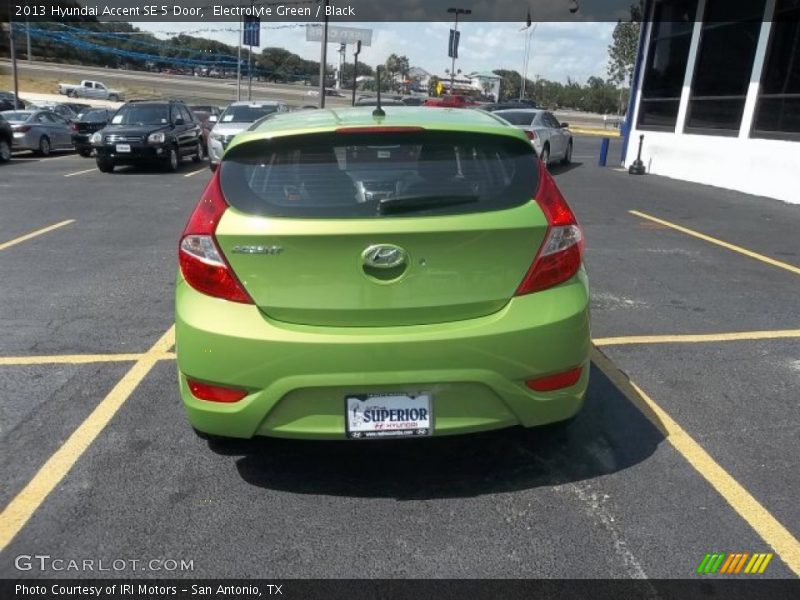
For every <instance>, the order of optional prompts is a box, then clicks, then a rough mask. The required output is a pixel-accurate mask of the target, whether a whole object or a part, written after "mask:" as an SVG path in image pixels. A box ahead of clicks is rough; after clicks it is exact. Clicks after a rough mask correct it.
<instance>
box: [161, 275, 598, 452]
mask: <svg viewBox="0 0 800 600" xmlns="http://www.w3.org/2000/svg"><path fill="white" fill-rule="evenodd" d="M589 350H590V332H589V301H588V286H587V281H586V276H585V273H584V272H583V271H581V272H580V274H579V275H578V276H576V277H575V278H573V279H572V280H570V281H569V282H566V283H565V284H562V285H560V286H558V287H556V288H553V289H551V290H547V291H544V292H539V293H537V294H531V295H529V296H524V297H520V298H515V299H513V300H512V301H511V302H509V304H508V305H507V306H506V307H505V308H503V309H502V310H501V311H499V312H498V313H495V314H493V315H488V316H485V317H480V318H477V319H470V320H466V321H459V322H451V323H441V324H433V325H418V326H408V327H369V328H359V327H314V326H305V325H293V324H287V323H278V322H274V321H271V320H270V319H269V318H267V317H265V316H264V315H263V314H262V313H261V312H260V311H259V310H258V309H257V308H255V307H253V306H249V305H243V304H236V303H230V302H225V301H222V300H218V299H215V298H211V297H208V296H205V295H203V294H200V293H199V292H197V291H195V290H194V289H192V288H191V287H190V286H189V285H188V284H187V283H186V282H185V281H183V279H182V278H181V277H180V276H179V278H178V284H177V289H176V351H177V359H178V361H177V362H178V370H179V377H180V390H181V396H182V399H183V404H184V407H185V409H186V413H187V416H188V418H189V421H190V422H191V424H192V425H193V426H194V427H195V428H196V429H198V430H200V431H204V432H206V433H210V434H215V435H222V436H231V437H243V438H248V437H252V436H254V435H267V436H276V437H295V438H307V439H345V421H344V419H345V415H344V398H345V395H346V394H353V393H378V392H392V391H393V392H401V393H414V392H421V391H427V392H430V393H431V394H432V396H433V404H432V410H433V418H434V424H433V432H434V435H448V434H458V433H471V432H477V431H482V430H488V429H497V428H501V427H509V426H512V425H523V426H526V427H531V426H535V425H543V424H546V423H551V422H556V421H561V420H564V419H568V418H570V417H571V416H573V415H574V414H575V413H577V412H578V410H579V409H580V407H581V404H582V401H583V397H584V394H585V392H586V388H587V385H588V376H589V366H588V361H589ZM579 365H580V366H583V372H582V375H581V378H580V380H579V381H578V383H577V384H575V385H574V386H571V387H569V388H564V389H561V390H557V391H554V392H545V393H541V392H534V391H532V390H530V389H529V388H527V387H526V386H525V383H524V382H525V380H527V379H531V378H536V377H539V376H544V375H548V374H552V373H560V372H563V371H566V370H569V369H571V368H573V367H576V366H579ZM187 376H188V377H191V378H193V379H196V380H199V381H204V382H208V383H213V384H218V385H228V386H233V387H240V388H244V389H246V390H248V391H249V392H250V393H249V394H248V395H247V396H246V397H245V398H244V399H243V400H241V401H239V402H236V403H233V404H221V403H215V402H207V401H203V400H198V399H196V398H195V397H194V396H192V394H191V392H190V391H189V390H188V387H187V382H186V377H187Z"/></svg>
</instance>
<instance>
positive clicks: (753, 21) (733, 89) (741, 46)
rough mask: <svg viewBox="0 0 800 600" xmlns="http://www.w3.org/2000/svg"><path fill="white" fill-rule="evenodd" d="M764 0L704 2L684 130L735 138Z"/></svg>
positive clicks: (758, 32) (762, 17)
mask: <svg viewBox="0 0 800 600" xmlns="http://www.w3.org/2000/svg"><path fill="white" fill-rule="evenodd" d="M765 2H766V0H748V2H731V0H707V3H706V12H705V15H704V17H703V27H702V33H701V37H700V46H699V48H698V51H697V63H696V65H695V69H694V80H693V82H692V93H691V96H690V97H689V113H688V115H687V119H686V131H687V132H695V133H706V134H712V135H738V133H739V127H740V126H741V123H742V115H743V114H744V103H745V100H746V99H747V89H748V87H749V85H750V76H751V75H752V73H753V61H754V59H755V55H756V46H758V37H759V34H760V33H761V23H762V21H763V19H764V5H765Z"/></svg>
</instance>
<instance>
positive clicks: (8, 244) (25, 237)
mask: <svg viewBox="0 0 800 600" xmlns="http://www.w3.org/2000/svg"><path fill="white" fill-rule="evenodd" d="M74 222H75V219H67V220H66V221H61V222H60V223H56V224H55V225H49V226H47V227H42V228H41V229H37V230H36V231H31V232H30V233H26V234H25V235H21V236H19V237H18V238H14V239H13V240H9V241H7V242H3V243H2V244H0V250H5V249H6V248H11V246H16V245H17V244H20V243H22V242H26V241H28V240H30V239H32V238H35V237H37V236H40V235H42V234H43V233H48V232H50V231H53V230H54V229H58V228H59V227H64V225H69V224H70V223H74Z"/></svg>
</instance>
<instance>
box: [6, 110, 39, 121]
mask: <svg viewBox="0 0 800 600" xmlns="http://www.w3.org/2000/svg"><path fill="white" fill-rule="evenodd" d="M32 114H33V113H31V112H21V111H18V112H11V111H9V112H4V113H3V116H4V117H5V118H6V119H8V120H9V121H27V120H28V118H29V117H30V116H31V115H32Z"/></svg>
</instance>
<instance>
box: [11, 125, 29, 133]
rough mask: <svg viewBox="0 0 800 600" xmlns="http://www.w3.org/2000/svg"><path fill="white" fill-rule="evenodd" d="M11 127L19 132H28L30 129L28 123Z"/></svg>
mask: <svg viewBox="0 0 800 600" xmlns="http://www.w3.org/2000/svg"><path fill="white" fill-rule="evenodd" d="M12 129H13V130H14V131H18V132H20V133H28V132H29V131H30V130H31V126H30V125H16V126H15V127H12Z"/></svg>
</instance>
